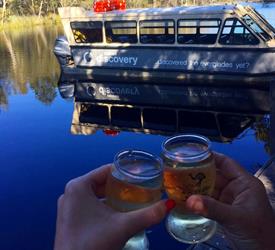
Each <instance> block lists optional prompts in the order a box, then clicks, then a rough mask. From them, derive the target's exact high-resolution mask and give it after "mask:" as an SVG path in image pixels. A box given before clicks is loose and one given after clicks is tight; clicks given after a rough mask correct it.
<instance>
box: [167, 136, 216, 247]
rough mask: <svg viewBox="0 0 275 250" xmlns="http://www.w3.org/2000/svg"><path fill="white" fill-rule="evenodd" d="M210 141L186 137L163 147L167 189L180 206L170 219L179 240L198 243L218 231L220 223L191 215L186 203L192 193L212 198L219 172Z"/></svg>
mask: <svg viewBox="0 0 275 250" xmlns="http://www.w3.org/2000/svg"><path fill="white" fill-rule="evenodd" d="M210 148H211V143H210V141H209V140H208V139H207V138H206V137H203V136H200V135H193V134H184V135H179V136H175V137H172V138H169V139H167V140H166V141H165V142H164V143H163V144H162V158H163V164H164V187H165V190H166V193H167V195H168V197H169V198H171V199H173V200H175V201H176V207H175V208H174V209H173V210H172V211H171V213H170V214H169V215H168V217H167V220H166V228H167V231H168V233H169V234H170V235H171V236H172V237H173V238H175V239H176V240H178V241H181V242H184V243H188V244H194V243H199V242H203V241H206V240H208V239H209V238H210V237H211V236H212V235H213V234H214V233H215V232H216V222H215V221H213V220H209V219H207V218H204V217H202V216H198V215H194V214H191V213H188V212H187V210H186V208H185V202H186V200H187V198H188V197H189V196H191V195H192V194H202V195H211V194H212V192H213V190H214V185H215V179H216V169H215V161H214V157H213V153H212V152H211V149H210Z"/></svg>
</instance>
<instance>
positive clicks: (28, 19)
mask: <svg viewBox="0 0 275 250" xmlns="http://www.w3.org/2000/svg"><path fill="white" fill-rule="evenodd" d="M57 24H61V21H60V18H59V16H58V15H53V14H51V15H48V16H42V17H38V16H10V17H9V19H8V20H7V21H6V22H5V23H4V24H2V23H0V31H2V30H10V29H23V28H31V27H35V26H39V25H57Z"/></svg>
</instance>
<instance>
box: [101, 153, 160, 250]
mask: <svg viewBox="0 0 275 250" xmlns="http://www.w3.org/2000/svg"><path fill="white" fill-rule="evenodd" d="M162 183H163V164H162V160H161V159H160V158H158V157H156V156H154V155H152V154H150V153H147V152H144V151H138V150H127V151H123V152H121V153H118V154H117V155H116V156H115V160H114V165H113V167H112V171H111V173H110V175H109V177H108V180H107V185H106V204H107V205H109V206H110V207H112V208H113V209H115V210H117V211H120V212H128V211H133V210H136V209H140V208H143V207H146V206H149V205H151V204H153V203H154V202H156V201H158V200H160V199H161V188H162ZM148 248H149V242H148V239H147V237H146V234H145V232H141V233H139V234H137V235H135V236H134V237H132V238H131V239H130V240H128V242H127V243H126V245H125V247H124V248H123V249H125V250H126V249H127V250H137V249H142V250H146V249H148Z"/></svg>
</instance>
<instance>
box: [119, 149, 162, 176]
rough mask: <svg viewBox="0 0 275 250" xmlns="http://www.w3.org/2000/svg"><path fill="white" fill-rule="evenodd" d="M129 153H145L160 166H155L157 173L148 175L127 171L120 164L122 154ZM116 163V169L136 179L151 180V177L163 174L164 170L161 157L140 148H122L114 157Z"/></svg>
mask: <svg viewBox="0 0 275 250" xmlns="http://www.w3.org/2000/svg"><path fill="white" fill-rule="evenodd" d="M128 154H133V155H135V154H136V155H143V156H146V157H147V158H151V159H152V160H153V161H154V162H156V163H157V165H158V166H159V168H155V169H156V170H157V173H155V174H151V175H148V174H147V175H142V174H135V173H132V172H131V171H127V170H126V169H123V168H122V167H121V166H120V164H119V159H120V158H121V157H122V156H124V155H128ZM114 165H115V167H116V169H117V170H118V171H119V172H120V173H121V174H123V175H126V176H128V177H131V178H134V179H136V180H151V179H154V178H157V177H159V176H160V175H161V173H162V171H163V161H162V159H161V158H160V157H158V156H156V155H154V154H151V153H149V152H146V151H144V150H138V149H126V150H121V151H120V152H118V153H117V154H116V155H115V157H114Z"/></svg>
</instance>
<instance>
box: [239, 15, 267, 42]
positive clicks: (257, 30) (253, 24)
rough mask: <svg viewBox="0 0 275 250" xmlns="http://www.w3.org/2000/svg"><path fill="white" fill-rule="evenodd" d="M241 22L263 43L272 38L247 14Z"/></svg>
mask: <svg viewBox="0 0 275 250" xmlns="http://www.w3.org/2000/svg"><path fill="white" fill-rule="evenodd" d="M243 21H244V22H245V23H246V24H247V25H248V26H249V27H250V28H251V29H252V30H253V31H254V32H255V33H256V34H257V35H259V36H260V37H261V38H263V39H264V40H265V41H268V40H270V39H272V37H271V36H270V35H269V34H268V33H267V32H265V31H264V30H263V29H262V28H261V27H260V26H259V25H258V24H257V23H256V22H255V21H254V20H253V19H252V18H251V17H250V16H249V15H248V14H246V15H244V16H243Z"/></svg>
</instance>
